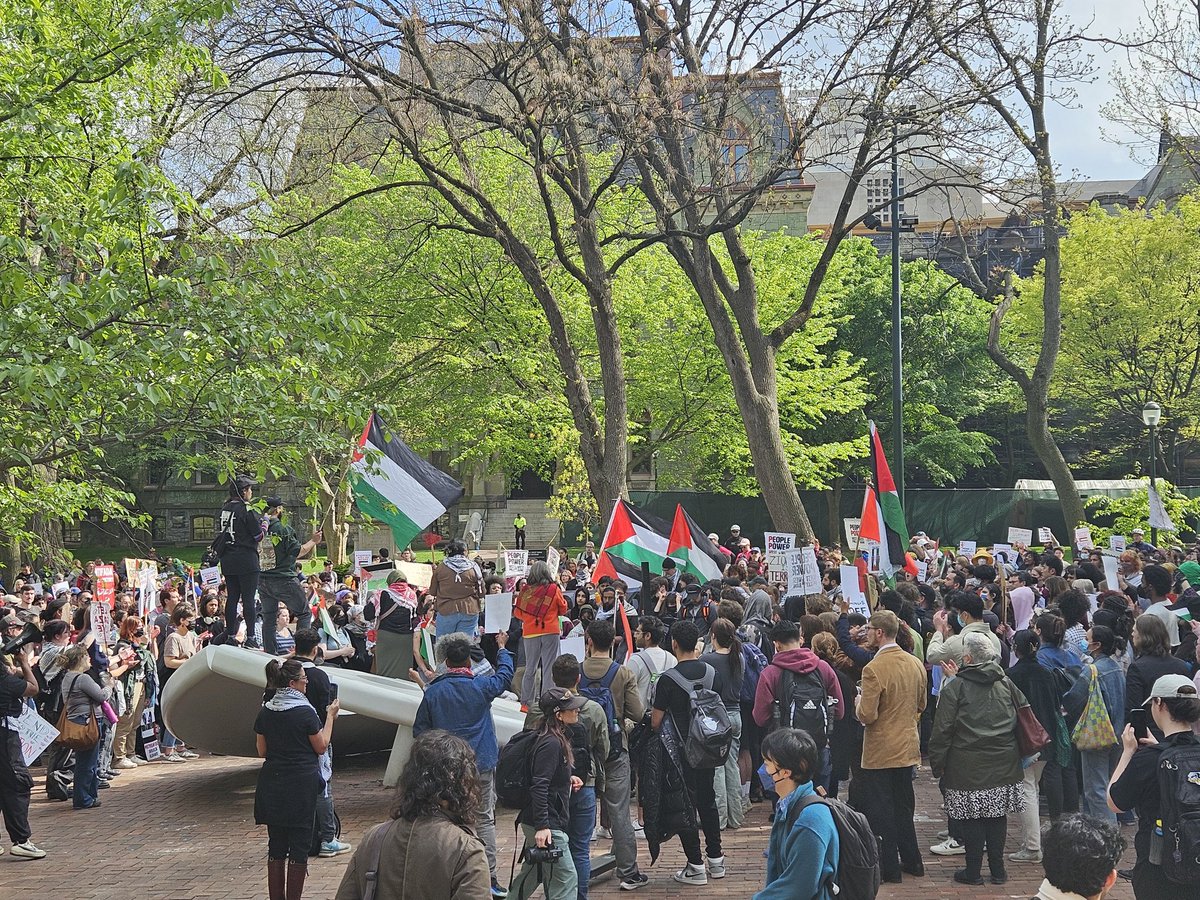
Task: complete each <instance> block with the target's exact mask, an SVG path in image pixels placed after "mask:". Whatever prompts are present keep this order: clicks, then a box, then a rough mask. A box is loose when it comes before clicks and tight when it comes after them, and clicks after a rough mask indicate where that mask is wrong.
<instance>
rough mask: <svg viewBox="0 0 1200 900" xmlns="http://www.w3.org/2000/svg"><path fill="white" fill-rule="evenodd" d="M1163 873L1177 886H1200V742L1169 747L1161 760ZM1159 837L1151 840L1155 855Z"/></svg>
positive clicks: (1196, 740) (1159, 776)
mask: <svg viewBox="0 0 1200 900" xmlns="http://www.w3.org/2000/svg"><path fill="white" fill-rule="evenodd" d="M1158 799H1159V802H1160V803H1161V804H1162V807H1161V809H1160V810H1159V817H1160V818H1161V819H1162V841H1163V848H1162V863H1161V865H1162V870H1163V875H1165V876H1166V877H1167V880H1168V881H1171V882H1174V883H1175V884H1188V885H1200V739H1197V738H1196V737H1195V736H1194V735H1188V740H1187V742H1186V743H1180V744H1177V745H1175V746H1169V747H1167V749H1165V750H1163V751H1162V753H1161V755H1160V756H1159V758H1158ZM1156 840H1158V837H1157V835H1155V836H1153V837H1151V846H1152V849H1151V855H1153V843H1154V841H1156Z"/></svg>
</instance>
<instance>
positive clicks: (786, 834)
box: [754, 728, 840, 900]
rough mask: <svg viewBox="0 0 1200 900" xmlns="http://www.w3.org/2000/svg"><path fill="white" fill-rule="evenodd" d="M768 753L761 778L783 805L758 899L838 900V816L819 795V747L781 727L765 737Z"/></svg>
mask: <svg viewBox="0 0 1200 900" xmlns="http://www.w3.org/2000/svg"><path fill="white" fill-rule="evenodd" d="M762 754H763V764H762V766H761V767H760V768H759V770H758V777H759V779H760V781H761V782H762V786H763V789H764V790H765V791H774V792H775V793H776V794H778V795H779V805H778V807H777V808H776V810H775V821H774V824H773V825H772V826H771V839H770V843H769V844H768V845H767V883H766V886H765V887H764V888H763V889H762V890H761V891H759V892H758V893H757V894H755V895H754V900H832V897H833V891H832V886H833V877H834V874H835V873H836V872H837V867H838V853H839V849H840V848H839V843H838V833H837V828H836V827H835V826H834V823H833V815H832V813H830V811H829V807H827V806H825V804H823V803H821V802H819V801H820V798H819V796H818V795H817V793H816V791H815V790H813V777H814V775H815V774H816V773H817V771H818V769H819V767H820V753H819V751H818V748H817V745H816V744H815V743H813V739H812V738H811V737H809V735H808V733H807V732H805V731H803V730H801V729H799V728H781V729H779V730H778V731H773V732H771V733H770V734H769V735H767V736H766V737H765V738H763V742H762ZM797 810H798V812H797Z"/></svg>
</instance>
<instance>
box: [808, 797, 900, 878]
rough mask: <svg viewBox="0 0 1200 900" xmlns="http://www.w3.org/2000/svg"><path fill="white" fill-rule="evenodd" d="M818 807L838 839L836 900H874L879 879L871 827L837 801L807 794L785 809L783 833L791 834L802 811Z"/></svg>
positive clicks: (874, 838) (855, 811)
mask: <svg viewBox="0 0 1200 900" xmlns="http://www.w3.org/2000/svg"><path fill="white" fill-rule="evenodd" d="M814 803H821V804H824V806H825V807H826V808H827V809H828V810H829V814H830V815H831V816H833V827H834V828H835V829H837V835H838V860H837V869H836V870H835V871H834V873H833V883H834V885H835V886H836V888H837V890H836V891H835V893H836V895H837V898H838V900H875V896H876V895H877V894H878V893H879V886H880V884H881V883H882V881H883V879H882V877H881V873H880V869H879V841H878V839H877V838H876V837H875V832H874V830H872V828H871V823H870V822H868V821H867V817H866V816H864V815H863V814H862V813H860V812H859V811H858V810H856V809H852V808H851V807H849V806H847V805H846V804H845V803H843V802H842V801H841V800H832V799H829V798H827V797H819V796H817V795H816V794H809V795H808V796H807V797H805V798H804V799H803V800H801V801H800V802H799V803H793V804H792V805H791V807H790V808H789V809H788V814H787V820H786V821H787V825H786V829H787V831H791V830H792V827H793V826H794V825H795V824H796V820H797V819H798V818H800V813H801V812H803V811H804V809H805V807H808V806H812V805H813V804H814Z"/></svg>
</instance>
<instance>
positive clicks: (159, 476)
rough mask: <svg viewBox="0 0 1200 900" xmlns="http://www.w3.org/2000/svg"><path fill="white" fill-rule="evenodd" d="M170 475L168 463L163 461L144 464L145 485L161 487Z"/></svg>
mask: <svg viewBox="0 0 1200 900" xmlns="http://www.w3.org/2000/svg"><path fill="white" fill-rule="evenodd" d="M170 475H171V466H170V463H168V462H166V461H165V460H151V461H150V462H148V463H146V485H147V486H148V487H161V486H162V485H164V484H165V483H166V481H167V478H169V477H170Z"/></svg>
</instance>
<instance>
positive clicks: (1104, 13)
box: [1050, 0, 1157, 179]
mask: <svg viewBox="0 0 1200 900" xmlns="http://www.w3.org/2000/svg"><path fill="white" fill-rule="evenodd" d="M1064 6H1065V10H1066V11H1067V12H1068V13H1069V14H1070V15H1071V17H1072V19H1073V20H1074V21H1075V22H1076V23H1078V24H1080V25H1083V24H1085V23H1087V22H1089V21H1092V20H1094V21H1093V24H1092V26H1091V28H1090V29H1089V33H1092V34H1103V35H1104V36H1106V37H1107V36H1113V35H1115V34H1116V33H1117V32H1118V31H1119V30H1121V29H1132V28H1133V27H1134V26H1135V25H1136V24H1137V20H1138V17H1139V16H1140V15H1142V13H1143V9H1144V8H1143V6H1142V4H1141V3H1139V2H1130V0H1064ZM1094 56H1095V61H1096V68H1097V72H1096V81H1095V83H1094V84H1091V85H1081V86H1079V89H1078V90H1079V101H1078V103H1077V104H1076V105H1077V107H1078V108H1074V109H1063V108H1061V107H1056V108H1055V109H1054V110H1053V116H1052V118H1051V123H1050V141H1051V149H1052V150H1053V152H1054V155H1055V157H1056V158H1057V159H1058V160H1059V163H1060V166H1061V169H1062V176H1063V177H1064V178H1072V177H1074V173H1075V172H1076V171H1078V173H1079V175H1080V176H1082V177H1084V178H1096V179H1100V178H1141V177H1142V175H1144V174H1145V173H1146V169H1147V168H1148V167H1149V165H1150V163H1152V162H1153V160H1151V159H1149V155H1150V153H1151V150H1150V149H1149V145H1148V143H1147V141H1150V140H1157V137H1156V136H1150V135H1136V134H1134V133H1133V132H1131V131H1130V130H1129V129H1127V128H1125V127H1123V126H1121V125H1119V124H1116V123H1114V122H1111V121H1109V120H1108V119H1106V118H1105V117H1104V115H1103V114H1102V113H1101V111H1100V108H1101V107H1102V106H1104V105H1105V104H1106V103H1108V102H1109V101H1110V100H1111V99H1113V89H1112V83H1111V77H1110V73H1111V69H1112V66H1113V65H1114V64H1116V65H1122V64H1124V62H1125V59H1124V55H1123V54H1118V53H1105V52H1104V51H1103V49H1102V48H1100V47H1098V46H1097V47H1096V48H1095V49H1094ZM1134 143H1138V144H1140V145H1139V146H1137V147H1131V146H1130V145H1131V144H1134ZM1131 151H1133V153H1132V154H1131ZM1135 156H1136V158H1135Z"/></svg>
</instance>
